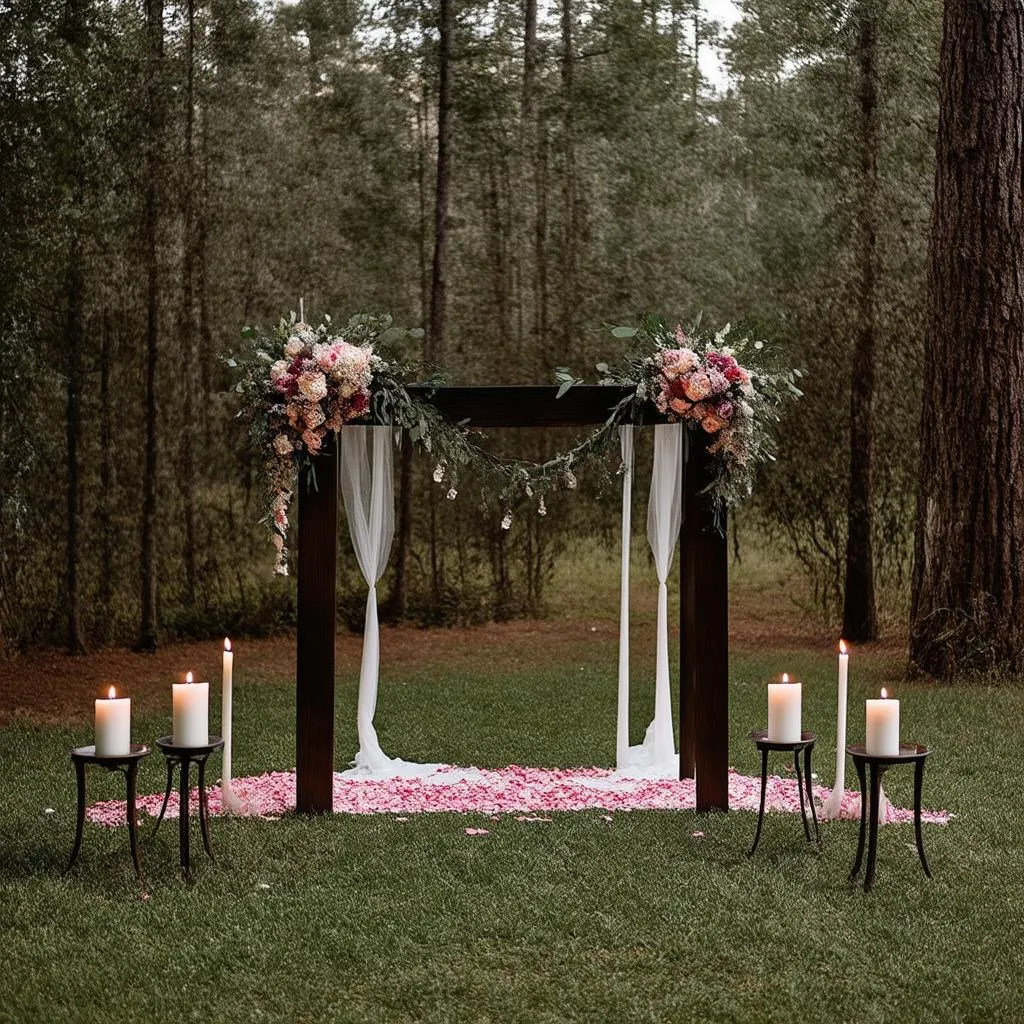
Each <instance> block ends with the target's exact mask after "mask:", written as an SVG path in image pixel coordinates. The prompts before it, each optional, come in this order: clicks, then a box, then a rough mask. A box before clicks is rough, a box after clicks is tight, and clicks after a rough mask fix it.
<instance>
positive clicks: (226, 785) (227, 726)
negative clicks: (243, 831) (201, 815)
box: [220, 637, 235, 789]
mask: <svg viewBox="0 0 1024 1024" xmlns="http://www.w3.org/2000/svg"><path fill="white" fill-rule="evenodd" d="M234 670H235V652H234V651H233V650H231V641H230V640H229V639H228V638H227V637H224V663H223V670H222V675H221V683H220V718H221V722H220V731H221V733H223V736H224V752H223V770H222V773H221V774H222V775H223V779H222V788H223V789H230V788H231V689H232V684H233V682H234Z"/></svg>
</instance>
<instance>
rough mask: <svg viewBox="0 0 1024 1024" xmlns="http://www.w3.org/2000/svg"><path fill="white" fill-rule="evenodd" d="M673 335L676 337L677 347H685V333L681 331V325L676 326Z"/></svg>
mask: <svg viewBox="0 0 1024 1024" xmlns="http://www.w3.org/2000/svg"><path fill="white" fill-rule="evenodd" d="M674 333H675V336H676V342H677V343H678V345H679V347H680V348H683V347H685V345H686V332H685V331H684V330H683V325H682V324H676V329H675V332H674Z"/></svg>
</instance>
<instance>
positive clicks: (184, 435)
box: [178, 0, 198, 607]
mask: <svg viewBox="0 0 1024 1024" xmlns="http://www.w3.org/2000/svg"><path fill="white" fill-rule="evenodd" d="M194 129H195V0H188V4H187V29H186V34H185V138H184V146H183V149H184V153H183V159H182V164H183V167H182V180H181V188H182V194H181V200H182V202H181V220H182V246H181V249H182V255H181V304H180V308H179V310H178V350H179V352H180V354H181V360H182V374H181V388H182V392H181V420H182V422H181V426H180V431H181V433H180V438H179V451H178V454H179V464H178V490H179V493H180V495H181V504H182V518H183V525H184V530H185V550H184V558H183V561H184V565H185V596H186V599H187V601H188V604H189V607H194V606H195V601H196V512H195V508H196V506H195V499H196V459H195V438H196V426H197V424H196V409H195V406H196V401H195V388H196V381H195V378H196V363H197V361H198V358H197V357H198V352H197V346H196V323H195V252H196V238H195V196H194V191H195V184H196V175H195V153H194V148H195V147H194V134H195V131H194Z"/></svg>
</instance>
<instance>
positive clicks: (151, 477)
mask: <svg viewBox="0 0 1024 1024" xmlns="http://www.w3.org/2000/svg"><path fill="white" fill-rule="evenodd" d="M146 32H147V36H148V43H149V55H148V68H147V72H146V104H147V110H148V125H147V132H148V136H149V137H148V139H147V146H146V186H145V188H146V196H145V212H144V224H143V231H144V247H145V261H146V456H145V459H146V461H145V472H144V477H143V494H142V558H141V568H142V620H141V623H140V628H139V647H140V649H142V650H146V651H153V650H155V649H156V644H157V555H156V512H157V487H158V477H157V471H158V460H157V455H158V452H157V417H158V412H159V409H158V403H157V360H158V356H159V329H160V328H159V319H160V292H159V287H160V280H159V261H158V256H159V253H158V251H157V231H158V216H159V213H158V199H157V192H158V185H159V180H158V178H159V174H160V165H161V152H160V150H161V141H162V136H163V123H162V122H163V116H162V115H163V110H162V107H163V104H162V101H161V95H160V91H161V86H160V81H159V78H160V71H161V64H162V61H163V50H164V7H163V0H146Z"/></svg>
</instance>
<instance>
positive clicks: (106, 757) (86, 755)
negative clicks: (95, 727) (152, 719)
mask: <svg viewBox="0 0 1024 1024" xmlns="http://www.w3.org/2000/svg"><path fill="white" fill-rule="evenodd" d="M148 753H149V747H147V746H146V744H145V743H133V744H132V745H131V746H130V747H129V748H128V753H127V754H97V753H96V745H95V744H90V745H89V746H88V747H75V749H74V750H72V751H71V757H72V758H73V759H78V758H81V759H82V760H85V761H95V762H96V763H97V764H102V763H103V762H104V761H110V762H111V764H117V763H119V762H120V763H124V762H126V761H135V760H137V759H138V758H141V757H145V756H146V755H147V754H148Z"/></svg>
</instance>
